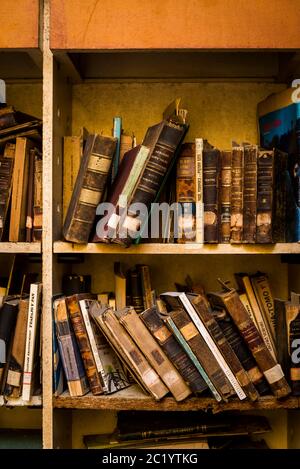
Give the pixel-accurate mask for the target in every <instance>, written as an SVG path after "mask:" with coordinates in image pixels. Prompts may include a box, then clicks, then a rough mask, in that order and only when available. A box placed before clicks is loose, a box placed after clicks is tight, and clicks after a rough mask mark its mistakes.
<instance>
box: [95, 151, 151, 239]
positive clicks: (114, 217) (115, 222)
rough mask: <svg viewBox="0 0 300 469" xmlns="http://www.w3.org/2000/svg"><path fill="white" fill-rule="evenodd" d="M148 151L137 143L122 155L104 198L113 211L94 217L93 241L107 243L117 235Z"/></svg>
mask: <svg viewBox="0 0 300 469" xmlns="http://www.w3.org/2000/svg"><path fill="white" fill-rule="evenodd" d="M149 151H150V150H149V148H147V147H145V146H144V145H138V146H136V147H134V148H132V149H131V150H130V151H128V152H127V153H126V154H125V155H124V157H123V159H122V161H121V163H120V167H119V170H118V173H117V176H116V178H115V180H114V182H113V185H112V187H111V189H110V191H109V194H108V197H107V200H106V202H108V203H110V204H112V205H113V207H114V211H113V213H109V214H108V217H105V218H102V217H100V218H96V223H95V233H94V236H93V239H92V241H93V242H94V243H98V242H105V243H109V242H110V241H111V240H112V239H113V238H114V237H116V236H117V233H118V232H119V229H120V226H119V225H120V224H121V223H122V220H123V219H124V216H125V212H124V210H126V209H127V206H128V205H129V204H130V202H131V198H132V194H133V192H134V189H135V187H136V185H137V183H138V181H139V179H140V178H141V175H142V172H143V169H144V167H145V164H146V162H147V160H148V156H149ZM102 220H104V222H102ZM100 224H101V226H100Z"/></svg>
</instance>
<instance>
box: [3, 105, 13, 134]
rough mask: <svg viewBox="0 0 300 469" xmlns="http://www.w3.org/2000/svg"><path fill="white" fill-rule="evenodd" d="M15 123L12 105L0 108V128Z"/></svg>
mask: <svg viewBox="0 0 300 469" xmlns="http://www.w3.org/2000/svg"><path fill="white" fill-rule="evenodd" d="M15 124H16V119H15V110H14V108H13V106H4V107H1V108H0V129H5V128H7V127H11V126H13V125H15Z"/></svg>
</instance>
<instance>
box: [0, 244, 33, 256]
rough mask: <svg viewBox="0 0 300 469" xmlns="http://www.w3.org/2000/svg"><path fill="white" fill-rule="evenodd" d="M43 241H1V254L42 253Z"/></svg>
mask: <svg viewBox="0 0 300 469" xmlns="http://www.w3.org/2000/svg"><path fill="white" fill-rule="evenodd" d="M41 251H42V249H41V243H0V254H3V253H5V254H40V253H41Z"/></svg>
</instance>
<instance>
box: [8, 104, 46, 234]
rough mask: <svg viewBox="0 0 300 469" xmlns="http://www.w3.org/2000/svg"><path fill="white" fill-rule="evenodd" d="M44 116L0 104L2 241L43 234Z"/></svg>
mask: <svg viewBox="0 0 300 469" xmlns="http://www.w3.org/2000/svg"><path fill="white" fill-rule="evenodd" d="M41 128H42V124H41V120H40V119H36V118H35V117H33V116H30V115H27V114H24V113H22V112H19V111H16V110H15V109H14V108H13V107H12V106H8V105H5V104H1V105H0V241H11V242H17V241H26V242H31V241H40V240H41V237H42V210H43V209H42V207H43V205H42V154H41Z"/></svg>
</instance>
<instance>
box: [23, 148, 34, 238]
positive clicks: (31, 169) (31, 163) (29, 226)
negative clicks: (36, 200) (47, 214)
mask: <svg viewBox="0 0 300 469" xmlns="http://www.w3.org/2000/svg"><path fill="white" fill-rule="evenodd" d="M35 151H36V150H35V149H31V150H30V151H29V171H28V188H27V213H26V238H25V239H26V243H30V242H31V241H32V228H33V197H34V160H35Z"/></svg>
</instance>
